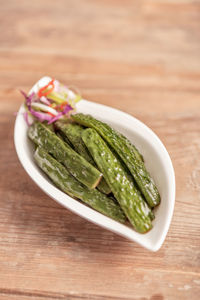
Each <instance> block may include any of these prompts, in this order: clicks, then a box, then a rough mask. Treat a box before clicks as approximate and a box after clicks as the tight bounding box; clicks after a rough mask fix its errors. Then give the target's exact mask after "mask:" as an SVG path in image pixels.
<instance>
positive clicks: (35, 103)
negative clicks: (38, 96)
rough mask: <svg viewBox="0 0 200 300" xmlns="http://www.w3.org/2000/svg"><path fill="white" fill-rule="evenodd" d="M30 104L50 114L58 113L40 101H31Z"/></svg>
mask: <svg viewBox="0 0 200 300" xmlns="http://www.w3.org/2000/svg"><path fill="white" fill-rule="evenodd" d="M31 106H32V107H33V108H38V109H40V110H42V111H45V112H49V113H51V114H53V115H55V116H57V114H58V112H57V111H56V110H55V109H54V108H52V107H50V106H47V105H45V104H42V103H37V102H33V103H32V104H31Z"/></svg>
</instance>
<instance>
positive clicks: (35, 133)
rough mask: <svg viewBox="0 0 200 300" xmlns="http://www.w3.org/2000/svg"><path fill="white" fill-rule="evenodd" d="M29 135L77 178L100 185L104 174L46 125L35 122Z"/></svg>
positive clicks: (92, 186) (90, 186) (90, 185)
mask: <svg viewBox="0 0 200 300" xmlns="http://www.w3.org/2000/svg"><path fill="white" fill-rule="evenodd" d="M28 135H29V138H30V139H31V140H33V141H34V142H35V143H36V144H37V145H38V146H41V147H43V148H44V149H45V150H46V151H47V152H49V153H50V154H52V155H53V156H54V157H55V158H56V159H57V160H58V161H59V162H61V163H63V164H64V165H65V166H66V167H67V169H68V170H69V172H70V173H71V174H72V175H73V176H74V177H75V178H76V179H77V180H79V181H80V182H82V183H83V184H85V185H86V186H87V187H89V188H95V187H96V186H97V185H98V183H99V181H100V179H101V177H102V174H101V173H100V172H99V171H98V170H97V169H96V168H94V167H93V166H92V165H91V164H90V163H88V162H87V161H86V160H85V159H84V158H83V157H82V156H80V155H79V154H78V153H76V152H75V151H74V150H73V149H72V148H71V147H70V146H69V145H68V144H67V143H64V142H63V141H62V140H61V139H60V138H59V137H58V136H57V135H56V134H55V133H53V132H52V131H50V130H49V129H48V128H47V127H46V126H45V125H43V124H42V123H40V122H34V123H33V124H32V125H31V126H30V127H29V130H28Z"/></svg>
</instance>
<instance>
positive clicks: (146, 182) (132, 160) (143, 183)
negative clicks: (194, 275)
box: [72, 113, 160, 207]
mask: <svg viewBox="0 0 200 300" xmlns="http://www.w3.org/2000/svg"><path fill="white" fill-rule="evenodd" d="M72 119H73V120H75V121H76V122H77V123H79V124H82V125H84V126H87V127H91V128H94V129H95V130H96V131H97V132H98V133H99V134H100V135H101V136H102V137H103V138H104V139H105V140H106V142H107V143H108V144H109V145H110V146H111V147H112V148H113V149H114V150H115V151H116V153H117V154H118V155H119V156H120V157H121V159H122V160H123V161H124V163H125V164H126V166H127V167H128V169H129V171H130V173H131V174H132V176H133V178H134V179H135V181H136V183H137V185H138V187H139V189H140V190H141V192H142V194H143V195H144V197H145V200H146V201H147V203H148V204H149V206H150V207H155V206H156V205H158V204H159V203H160V195H159V192H158V189H157V187H156V185H155V183H154V181H153V179H152V178H151V176H150V174H149V173H148V171H147V170H146V167H145V165H144V163H143V162H142V160H141V159H138V157H136V155H135V153H134V151H133V149H132V148H131V147H130V145H129V143H130V142H127V139H126V140H125V139H124V137H121V134H118V133H117V132H116V131H115V130H114V129H112V128H111V127H110V126H109V125H107V124H105V123H103V122H101V121H99V120H96V119H95V118H93V117H92V116H90V115H84V114H81V113H79V114H75V115H72Z"/></svg>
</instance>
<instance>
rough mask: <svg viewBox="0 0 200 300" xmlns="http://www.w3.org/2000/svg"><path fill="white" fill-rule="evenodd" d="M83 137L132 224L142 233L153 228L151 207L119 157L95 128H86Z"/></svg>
mask: <svg viewBox="0 0 200 300" xmlns="http://www.w3.org/2000/svg"><path fill="white" fill-rule="evenodd" d="M82 139H83V141H84V143H85V145H86V146H87V148H88V150H89V151H90V153H91V155H92V157H93V158H94V160H95V162H96V164H97V165H98V167H99V169H100V170H101V172H102V173H103V176H104V177H105V179H106V181H107V183H108V184H109V186H110V188H111V190H112V192H113V194H114V196H115V198H116V199H117V200H118V202H119V204H120V206H121V208H122V209H123V211H124V213H125V215H126V216H127V218H128V219H129V221H130V222H131V224H132V225H133V226H134V228H135V229H136V230H137V231H138V232H140V233H145V232H147V231H149V230H150V229H151V228H152V223H151V218H150V216H149V211H150V209H149V207H148V205H147V204H146V202H145V201H144V200H143V198H142V197H141V194H140V193H138V191H137V189H136V188H135V186H134V184H133V182H132V181H130V179H129V177H128V176H127V173H126V171H125V170H124V168H123V166H122V164H121V163H120V161H119V160H118V158H117V157H116V156H114V154H113V153H112V151H111V150H110V149H109V147H108V146H107V144H106V143H105V141H104V140H103V139H102V138H101V137H100V135H99V134H98V133H97V132H96V131H95V130H94V129H92V128H88V129H85V130H84V132H83V134H82Z"/></svg>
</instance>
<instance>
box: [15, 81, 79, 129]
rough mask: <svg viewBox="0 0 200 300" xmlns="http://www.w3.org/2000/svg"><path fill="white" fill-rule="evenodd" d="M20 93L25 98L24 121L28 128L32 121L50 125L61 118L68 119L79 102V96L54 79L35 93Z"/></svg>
mask: <svg viewBox="0 0 200 300" xmlns="http://www.w3.org/2000/svg"><path fill="white" fill-rule="evenodd" d="M21 93H22V95H23V96H24V97H25V108H26V112H25V113H24V119H25V121H26V123H27V124H28V125H29V126H30V125H31V124H32V122H33V119H37V120H39V121H40V122H44V121H47V122H48V124H51V123H53V122H55V121H57V120H58V119H60V118H61V117H63V116H67V117H70V114H71V113H72V112H75V111H76V103H77V102H78V101H80V100H81V96H80V95H78V94H75V93H74V92H72V91H71V90H70V89H69V88H67V87H66V86H64V85H62V84H60V83H59V81H57V80H55V79H52V80H50V81H49V83H48V84H46V85H45V86H43V87H41V88H40V89H39V90H38V92H37V93H35V92H32V93H31V94H29V95H27V94H26V93H25V92H23V91H21ZM30 117H31V118H30Z"/></svg>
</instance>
